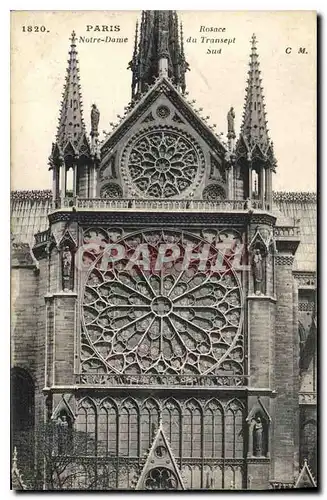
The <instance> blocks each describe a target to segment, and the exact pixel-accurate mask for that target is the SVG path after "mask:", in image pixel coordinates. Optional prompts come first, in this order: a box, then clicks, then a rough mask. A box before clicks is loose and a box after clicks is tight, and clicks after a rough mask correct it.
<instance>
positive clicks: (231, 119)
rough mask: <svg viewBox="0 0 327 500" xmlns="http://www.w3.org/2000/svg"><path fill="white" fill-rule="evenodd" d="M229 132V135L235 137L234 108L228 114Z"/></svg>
mask: <svg viewBox="0 0 327 500" xmlns="http://www.w3.org/2000/svg"><path fill="white" fill-rule="evenodd" d="M227 131H228V135H230V136H231V137H235V111H234V108H233V107H231V108H230V110H229V111H228V113H227Z"/></svg>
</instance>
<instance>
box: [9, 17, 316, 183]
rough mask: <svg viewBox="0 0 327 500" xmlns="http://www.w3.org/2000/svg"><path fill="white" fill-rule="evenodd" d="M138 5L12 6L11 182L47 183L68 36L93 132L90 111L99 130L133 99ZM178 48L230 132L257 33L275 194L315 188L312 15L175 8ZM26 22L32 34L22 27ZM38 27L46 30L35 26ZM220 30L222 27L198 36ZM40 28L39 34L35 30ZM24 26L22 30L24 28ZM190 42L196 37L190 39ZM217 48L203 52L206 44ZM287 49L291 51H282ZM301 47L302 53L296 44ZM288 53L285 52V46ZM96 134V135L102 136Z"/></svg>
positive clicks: (205, 103) (199, 101) (199, 94)
mask: <svg viewBox="0 0 327 500" xmlns="http://www.w3.org/2000/svg"><path fill="white" fill-rule="evenodd" d="M140 15H141V12H140V11H75V12H73V11H70V12H69V11H68V12H67V11H54V12H51V11H35V12H31V11H26V12H23V11H20V12H18V11H16V12H14V13H12V16H11V188H12V189H47V188H51V183H52V182H51V174H50V172H49V171H48V164H47V163H48V157H49V154H50V152H51V144H52V142H53V141H54V139H55V135H56V128H57V123H58V117H59V109H60V101H61V93H62V91H63V85H64V79H65V75H66V67H67V58H68V50H69V45H70V41H69V37H70V34H71V32H72V30H75V31H76V34H77V37H78V43H77V50H78V54H79V62H80V77H81V86H82V89H81V90H82V96H83V103H84V119H85V122H86V127H87V130H88V131H90V110H91V105H92V103H96V104H97V106H98V108H99V110H100V131H103V130H106V131H110V125H109V123H110V122H115V121H117V114H121V115H122V114H123V111H124V106H126V105H127V103H128V102H129V100H130V93H131V90H130V85H131V72H130V71H129V70H127V65H128V62H129V61H130V59H131V56H132V52H133V44H134V31H135V23H136V20H137V19H140ZM178 15H179V19H180V20H181V21H182V22H183V30H184V41H185V43H184V45H185V54H186V58H187V61H188V62H189V65H190V68H191V71H189V72H187V82H186V83H187V90H188V92H189V96H188V99H190V100H191V99H195V100H196V104H195V107H196V108H197V109H199V108H203V112H202V113H203V115H204V116H209V117H210V119H209V120H208V123H209V124H216V125H217V127H216V129H215V130H216V131H217V132H224V134H226V132H227V120H226V115H227V112H228V110H229V109H230V107H231V106H233V107H234V109H235V113H236V119H235V127H236V132H238V131H239V127H240V124H241V116H242V111H243V103H244V96H245V86H246V78H247V71H248V62H249V54H250V39H251V36H252V33H256V35H257V39H258V45H257V48H258V54H259V61H260V69H261V71H262V75H261V76H262V79H263V82H262V84H263V88H264V95H265V102H266V111H267V119H268V128H269V135H270V137H271V139H272V140H273V142H274V146H275V154H276V158H277V161H278V167H277V173H276V174H275V175H274V178H273V189H274V190H275V191H281V190H282V191H315V189H316V45H315V44H316V17H315V13H314V12H310V11H274V12H269V11H268V12H267V11H262V12H261V11H252V12H251V11H247V12H241V11H233V12H227V11H220V12H219V11H197V12H192V11H181V12H178ZM97 25H100V26H102V25H107V26H110V25H113V26H114V25H119V26H120V32H119V33H115V32H108V33H101V32H100V33H99V32H97V31H93V30H92V29H91V30H90V31H87V26H93V27H95V26H97ZM28 26H32V28H33V30H32V32H29V31H28ZM41 26H44V27H45V31H40V27H41ZM201 26H204V27H206V28H210V27H218V28H225V31H224V32H223V33H215V32H203V31H202V32H201V31H200V30H201ZM35 27H39V31H38V32H36V31H35V29H36V28H35ZM24 30H25V31H24ZM103 35H107V36H111V37H116V36H117V35H118V36H119V37H121V38H128V41H127V42H126V43H92V42H89V43H86V42H84V43H83V42H79V37H80V36H82V37H86V38H91V37H99V36H100V37H103ZM201 36H206V37H208V38H228V39H231V40H234V41H233V42H231V43H230V44H223V45H222V44H214V43H211V42H209V43H206V41H204V43H201ZM190 39H196V40H197V42H192V41H189V40H190ZM208 47H210V48H211V49H220V48H221V49H222V50H221V53H220V54H207V53H206V52H207V49H208ZM287 47H291V48H292V51H291V53H290V54H287V53H286V49H287ZM300 47H301V48H305V53H301V52H300V53H299V48H300ZM288 52H289V49H288ZM100 139H101V134H100Z"/></svg>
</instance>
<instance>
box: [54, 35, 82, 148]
mask: <svg viewBox="0 0 327 500" xmlns="http://www.w3.org/2000/svg"><path fill="white" fill-rule="evenodd" d="M70 40H71V44H70V50H69V59H68V67H67V74H66V79H65V85H64V90H63V94H62V96H63V99H62V102H61V109H60V115H59V125H58V130H57V136H56V144H57V145H58V147H59V149H60V150H61V151H64V149H65V148H66V146H67V145H68V144H69V143H71V144H72V146H73V147H74V148H75V149H78V146H79V144H80V142H81V139H82V136H83V135H84V134H85V132H86V131H85V124H84V121H83V109H82V108H83V105H82V95H81V85H80V77H79V68H78V59H77V50H76V34H75V32H74V31H73V32H72V35H71V38H70Z"/></svg>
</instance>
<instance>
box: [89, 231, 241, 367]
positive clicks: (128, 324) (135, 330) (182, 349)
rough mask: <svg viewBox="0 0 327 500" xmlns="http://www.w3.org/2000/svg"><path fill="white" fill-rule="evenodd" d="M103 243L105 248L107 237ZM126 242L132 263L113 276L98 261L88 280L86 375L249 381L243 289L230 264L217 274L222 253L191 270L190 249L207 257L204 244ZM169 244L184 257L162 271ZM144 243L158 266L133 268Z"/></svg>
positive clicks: (120, 265)
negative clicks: (161, 252) (160, 261)
mask: <svg viewBox="0 0 327 500" xmlns="http://www.w3.org/2000/svg"><path fill="white" fill-rule="evenodd" d="M115 236H116V235H115ZM98 239H99V241H100V240H101V245H102V248H104V246H105V244H106V238H105V235H103V236H102V237H100V236H99V235H98ZM108 241H109V240H108ZM116 241H117V240H116ZM119 242H120V243H121V244H123V245H124V247H125V255H127V256H128V258H124V259H121V260H120V261H117V262H115V263H113V264H109V267H108V269H105V270H104V269H101V267H102V264H101V259H98V260H95V262H93V264H92V266H91V269H90V271H89V274H88V277H87V281H86V286H85V291H84V299H83V311H82V313H83V333H82V352H81V364H82V373H117V374H119V373H124V374H127V375H128V374H129V375H132V374H135V375H137V374H142V373H143V374H159V375H163V374H174V373H175V374H186V375H188V374H189V375H192V374H194V375H203V374H219V373H224V372H228V373H230V374H233V375H240V376H241V375H243V336H242V297H241V290H240V285H239V281H238V278H237V275H236V274H235V271H234V270H233V269H232V267H231V265H230V263H228V262H225V263H224V264H225V268H221V269H218V270H215V264H216V263H217V256H218V254H219V252H218V250H217V248H215V247H214V246H212V245H211V246H210V252H209V255H208V262H207V263H206V265H205V268H204V269H203V270H200V269H199V261H196V260H195V261H194V262H191V264H190V265H189V266H188V268H186V269H183V268H182V263H183V259H184V257H185V255H184V254H185V247H186V246H187V245H190V244H192V245H193V252H200V251H201V248H203V245H204V244H205V242H204V241H203V240H202V239H201V238H198V237H196V236H194V235H189V234H186V233H179V232H176V231H159V230H152V231H144V232H143V233H137V234H134V235H130V236H127V237H125V238H122V239H121V240H119V239H118V243H119ZM169 243H175V244H176V245H177V246H178V248H180V257H179V258H178V259H176V261H175V262H167V263H166V266H165V267H164V268H163V269H160V270H156V269H155V265H154V263H155V262H156V258H157V255H158V248H159V246H160V245H161V244H166V245H167V244H169ZM139 244H146V245H147V246H148V248H149V252H150V264H149V265H150V268H149V270H144V269H143V268H142V265H134V267H133V268H132V269H130V270H126V266H127V265H128V262H130V261H129V257H130V256H131V255H132V254H133V253H132V252H133V251H134V250H135V248H136V247H137V245H139ZM91 260H92V259H91Z"/></svg>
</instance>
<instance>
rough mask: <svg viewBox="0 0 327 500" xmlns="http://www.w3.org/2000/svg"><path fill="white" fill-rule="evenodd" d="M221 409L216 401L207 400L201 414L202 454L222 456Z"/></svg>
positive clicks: (222, 420) (222, 421) (222, 419)
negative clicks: (202, 414)
mask: <svg viewBox="0 0 327 500" xmlns="http://www.w3.org/2000/svg"><path fill="white" fill-rule="evenodd" d="M223 423H224V414H223V409H222V407H221V405H220V403H219V402H218V401H215V400H213V401H209V403H208V404H207V405H206V407H205V410H204V416H203V427H204V428H203V440H204V456H205V457H208V458H213V457H218V458H222V457H223V450H224V449H223Z"/></svg>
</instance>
